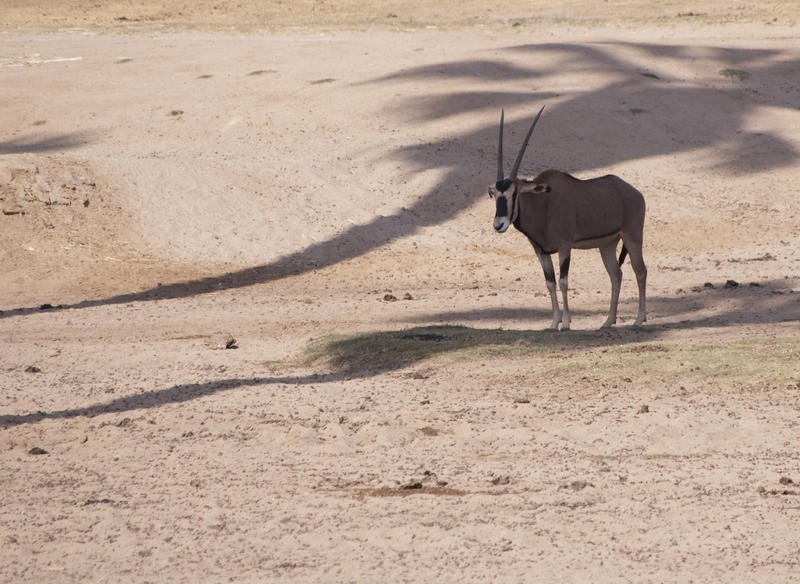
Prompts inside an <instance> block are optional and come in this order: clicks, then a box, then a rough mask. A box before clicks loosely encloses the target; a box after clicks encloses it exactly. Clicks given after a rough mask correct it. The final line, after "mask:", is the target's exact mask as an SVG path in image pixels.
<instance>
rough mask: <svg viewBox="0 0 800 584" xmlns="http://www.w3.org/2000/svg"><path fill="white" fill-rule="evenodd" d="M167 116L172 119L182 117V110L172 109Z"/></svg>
mask: <svg viewBox="0 0 800 584" xmlns="http://www.w3.org/2000/svg"><path fill="white" fill-rule="evenodd" d="M169 115H170V116H173V117H177V116H182V115H183V110H179V109H174V110H172V111H170V112H169Z"/></svg>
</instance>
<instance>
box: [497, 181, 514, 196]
mask: <svg viewBox="0 0 800 584" xmlns="http://www.w3.org/2000/svg"><path fill="white" fill-rule="evenodd" d="M512 184H513V183H512V181H511V179H507V178H504V179H503V180H499V181H497V182H496V183H494V186H495V188H496V189H497V190H498V191H500V192H501V193H505V192H506V191H507V190H508V189H510V188H511V185H512Z"/></svg>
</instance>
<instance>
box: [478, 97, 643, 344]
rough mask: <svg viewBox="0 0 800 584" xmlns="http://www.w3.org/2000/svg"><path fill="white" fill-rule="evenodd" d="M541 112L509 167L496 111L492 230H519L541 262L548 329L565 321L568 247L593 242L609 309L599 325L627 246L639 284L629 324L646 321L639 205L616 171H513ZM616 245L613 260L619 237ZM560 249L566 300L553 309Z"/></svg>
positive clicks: (615, 291)
mask: <svg viewBox="0 0 800 584" xmlns="http://www.w3.org/2000/svg"><path fill="white" fill-rule="evenodd" d="M543 111H544V107H542V109H541V110H539V113H538V114H537V116H536V118H535V119H534V120H533V123H532V124H531V126H530V129H528V133H527V134H526V135H525V139H524V140H523V142H522V148H520V150H519V153H518V154H517V158H516V160H515V161H514V166H513V168H512V169H511V174H510V175H509V176H508V178H506V175H505V172H504V171H503V120H504V118H505V112H503V113H501V114H500V139H499V141H498V146H497V181H496V182H495V183H494V184H493V185H489V196H491V197H493V198H494V199H495V202H496V212H495V216H494V229H495V231H497V232H498V233H504V232H505V231H507V230H508V228H509V227H510V226H511V225H514V227H516V228H517V229H518V230H519V231H521V232H522V233H524V234H525V235H526V236H527V238H528V240H529V241H530V242H531V244H532V245H533V249H534V250H535V251H536V255H537V256H538V257H539V261H540V262H541V264H542V269H543V270H544V277H545V280H546V282H547V289H548V291H549V292H550V300H551V302H552V304H553V322H552V324H551V325H550V328H551V329H558V326H559V324H560V325H561V330H568V329H569V326H570V313H569V301H568V299H567V291H568V288H569V283H568V276H569V263H570V255H571V253H572V248H579V249H590V248H598V249H599V250H600V255H601V256H602V258H603V264H604V265H605V267H606V271H608V276H609V278H611V308H610V310H609V312H608V318H607V319H606V322H605V323H604V324H603V327H607V326H611V325H613V324H614V323H616V322H617V304H618V302H619V291H620V288H621V286H622V269H621V266H622V262H623V260H624V259H625V255H626V254H627V253H630V256H631V265H632V266H633V271H634V272H635V273H636V282H637V284H638V286H639V312H638V314H637V316H636V321H635V322H634V323H633V324H634V325H640V324H642V323H643V322H644V321H645V320H646V309H645V288H646V287H647V268H646V267H645V265H644V259H643V257H642V241H643V240H642V236H643V232H644V212H645V204H644V197H643V196H642V193H640V192H639V191H638V190H636V189H635V188H634V187H632V186H631V185H629V184H628V183H626V182H625V181H624V180H622V179H621V178H619V177H617V176H614V175H611V174H609V175H606V176H603V177H600V178H593V179H590V180H579V179H577V178H575V177H574V176H571V175H569V174H567V173H565V172H561V171H560V170H545V171H544V172H541V173H539V174H538V175H537V176H535V177H534V178H525V177H520V178H517V173H518V171H519V168H520V164H521V163H522V157H523V156H524V154H525V149H526V148H527V147H528V141H529V140H530V137H531V134H533V129H534V128H535V127H536V123H537V122H538V121H539V118H540V117H541V115H542V112H543ZM620 240H622V252H621V253H620V256H619V261H617V257H616V254H617V244H618V243H619V242H620ZM554 253H558V261H559V287H560V288H561V297H562V301H563V305H564V309H563V311H562V310H561V309H560V308H559V305H558V298H557V297H556V276H555V270H554V268H553V260H552V258H551V257H550V256H551V255H552V254H554Z"/></svg>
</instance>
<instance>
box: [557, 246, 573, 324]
mask: <svg viewBox="0 0 800 584" xmlns="http://www.w3.org/2000/svg"><path fill="white" fill-rule="evenodd" d="M569 259H570V250H569V249H566V250H562V251H559V252H558V263H559V271H558V286H559V288H561V303H562V304H563V305H564V313H563V315H562V317H561V330H562V331H568V330H569V325H570V321H571V317H570V314H569V299H568V298H567V296H568V295H567V292H568V290H569Z"/></svg>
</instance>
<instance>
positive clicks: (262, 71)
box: [247, 69, 278, 77]
mask: <svg viewBox="0 0 800 584" xmlns="http://www.w3.org/2000/svg"><path fill="white" fill-rule="evenodd" d="M277 72H278V71H276V70H275V69H256V70H255V71H250V73H248V74H247V76H248V77H255V76H256V75H270V74H272V73H277Z"/></svg>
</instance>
